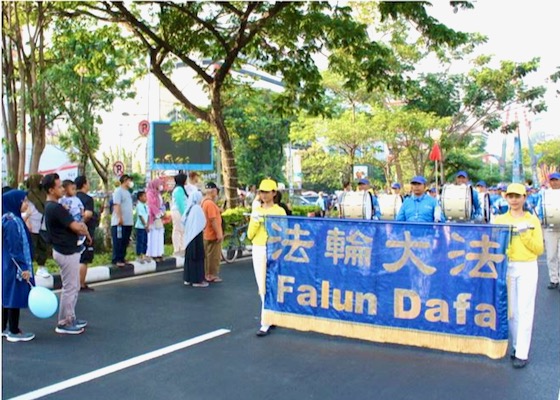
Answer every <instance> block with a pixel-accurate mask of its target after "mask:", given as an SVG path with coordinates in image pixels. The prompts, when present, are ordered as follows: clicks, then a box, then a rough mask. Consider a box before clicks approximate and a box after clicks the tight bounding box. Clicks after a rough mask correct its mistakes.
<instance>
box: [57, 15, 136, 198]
mask: <svg viewBox="0 0 560 400" xmlns="http://www.w3.org/2000/svg"><path fill="white" fill-rule="evenodd" d="M94 22H95V21H94ZM54 32H55V34H54V35H53V37H52V44H53V45H52V49H51V50H50V51H49V52H48V56H49V57H50V59H51V60H52V61H53V65H52V67H51V68H50V69H49V71H48V73H47V76H46V77H47V85H48V89H49V93H50V95H51V97H52V101H53V106H54V107H55V108H56V109H57V110H58V111H59V113H60V115H62V116H63V117H64V118H65V119H66V120H67V121H68V126H69V128H68V131H67V132H66V133H63V134H61V135H60V137H59V141H60V144H61V146H62V147H63V148H65V149H66V150H67V151H68V153H69V156H70V158H71V159H72V160H73V161H78V162H79V165H80V170H81V172H82V173H84V172H85V171H84V169H85V166H86V164H87V161H88V160H90V161H91V163H92V165H93V167H94V169H95V171H96V172H97V174H99V176H100V177H101V180H102V181H103V184H104V186H105V189H106V190H107V191H109V189H110V184H109V179H110V175H111V174H112V172H110V168H109V165H108V164H107V163H106V162H103V161H102V160H100V159H99V158H98V157H97V156H96V153H97V151H98V150H99V146H100V139H99V131H98V125H99V124H101V123H102V120H101V117H100V116H99V113H100V112H101V111H103V110H110V109H111V108H112V104H113V101H114V100H115V99H116V98H117V97H120V98H123V97H124V98H126V97H132V96H133V95H134V93H133V92H132V91H131V89H130V88H131V86H132V78H133V71H132V69H133V67H134V66H135V61H134V60H135V58H134V56H135V55H137V54H136V53H135V52H134V49H131V48H130V47H129V46H127V45H126V42H124V44H122V45H121V44H119V42H120V37H121V35H122V32H121V31H120V29H119V27H118V26H112V25H96V24H95V23H92V22H91V20H87V19H82V20H74V19H60V20H58V21H57V23H56V25H55V29H54ZM54 61H56V62H54Z"/></svg>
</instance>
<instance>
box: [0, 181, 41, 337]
mask: <svg viewBox="0 0 560 400" xmlns="http://www.w3.org/2000/svg"><path fill="white" fill-rule="evenodd" d="M26 196H27V193H25V192H24V191H21V190H11V191H9V192H7V193H6V194H3V195H2V336H5V337H6V338H7V339H8V341H9V342H27V341H29V340H32V339H33V338H34V337H35V335H34V334H32V333H29V332H27V333H24V332H22V331H21V330H20V329H19V316H20V309H22V308H27V307H28V303H27V299H28V297H29V290H30V288H29V285H28V283H27V282H29V281H31V283H34V282H33V261H32V250H31V235H30V234H29V231H28V230H27V227H26V226H25V223H24V222H23V219H22V218H21V211H22V209H23V211H25V208H26V206H27V197H26ZM18 268H19V269H18ZM26 281H27V282H26ZM8 323H9V324H8ZM8 326H9V329H7V328H8Z"/></svg>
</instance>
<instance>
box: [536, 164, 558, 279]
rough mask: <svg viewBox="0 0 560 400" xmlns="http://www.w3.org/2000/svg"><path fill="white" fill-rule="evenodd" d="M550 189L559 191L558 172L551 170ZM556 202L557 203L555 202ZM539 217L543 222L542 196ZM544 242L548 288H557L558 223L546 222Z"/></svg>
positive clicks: (540, 197)
mask: <svg viewBox="0 0 560 400" xmlns="http://www.w3.org/2000/svg"><path fill="white" fill-rule="evenodd" d="M548 182H549V184H550V189H547V190H557V191H560V172H553V173H552V174H550V175H549V176H548ZM557 204H558V203H557ZM537 210H538V214H539V218H540V219H541V221H543V223H544V212H545V210H544V208H543V204H542V196H539V202H538V205H537ZM544 244H545V246H546V264H547V266H548V277H549V283H548V286H547V287H548V289H558V287H559V285H560V224H548V225H547V226H545V229H544Z"/></svg>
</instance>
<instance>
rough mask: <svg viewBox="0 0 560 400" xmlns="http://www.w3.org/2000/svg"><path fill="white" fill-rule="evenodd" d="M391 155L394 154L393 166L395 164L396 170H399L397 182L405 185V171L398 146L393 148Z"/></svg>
mask: <svg viewBox="0 0 560 400" xmlns="http://www.w3.org/2000/svg"><path fill="white" fill-rule="evenodd" d="M391 154H393V157H394V159H393V164H395V169H396V170H397V182H400V183H401V184H403V183H404V182H403V171H402V166H401V159H400V157H399V149H398V148H397V146H394V147H392V148H391Z"/></svg>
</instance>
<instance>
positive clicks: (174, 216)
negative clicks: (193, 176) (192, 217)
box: [171, 173, 189, 257]
mask: <svg viewBox="0 0 560 400" xmlns="http://www.w3.org/2000/svg"><path fill="white" fill-rule="evenodd" d="M186 183H187V175H185V174H183V173H180V174H178V175H176V176H175V189H173V193H172V194H171V220H172V221H173V231H172V233H171V241H172V242H173V255H174V256H175V257H184V255H185V253H184V251H185V249H184V248H183V242H184V241H185V238H184V236H185V231H184V227H183V223H182V222H181V219H182V217H183V214H184V213H185V208H186V207H185V205H186V202H187V197H189V196H188V194H187V190H186V189H185V184H186Z"/></svg>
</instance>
